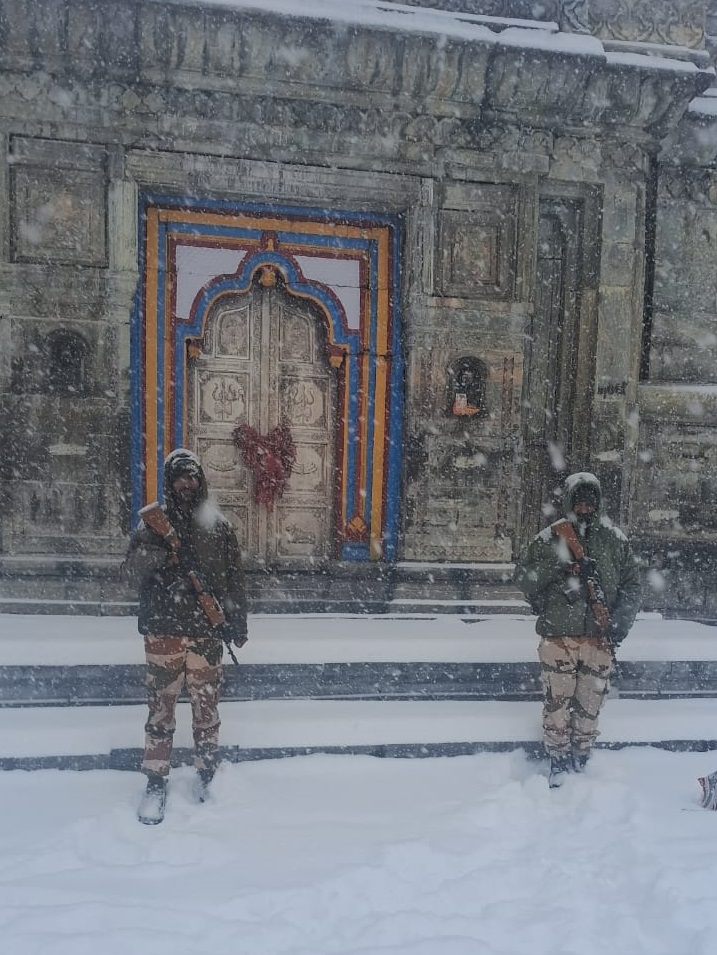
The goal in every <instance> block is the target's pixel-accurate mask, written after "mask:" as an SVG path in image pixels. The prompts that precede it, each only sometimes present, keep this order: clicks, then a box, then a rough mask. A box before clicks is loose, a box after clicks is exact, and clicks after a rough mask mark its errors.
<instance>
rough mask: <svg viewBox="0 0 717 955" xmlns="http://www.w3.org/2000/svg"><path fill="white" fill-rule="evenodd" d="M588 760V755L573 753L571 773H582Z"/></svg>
mask: <svg viewBox="0 0 717 955" xmlns="http://www.w3.org/2000/svg"><path fill="white" fill-rule="evenodd" d="M589 759H590V753H573V772H574V773H584V772H585V769H586V768H587V765H588V760H589Z"/></svg>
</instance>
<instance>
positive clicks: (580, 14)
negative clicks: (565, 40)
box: [560, 0, 590, 33]
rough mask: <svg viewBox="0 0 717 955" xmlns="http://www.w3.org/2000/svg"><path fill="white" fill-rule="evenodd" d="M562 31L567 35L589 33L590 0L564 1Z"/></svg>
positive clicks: (562, 6)
mask: <svg viewBox="0 0 717 955" xmlns="http://www.w3.org/2000/svg"><path fill="white" fill-rule="evenodd" d="M560 29H561V30H564V31H565V32H566V33H589V32H590V19H589V16H588V0H562V3H561V4H560Z"/></svg>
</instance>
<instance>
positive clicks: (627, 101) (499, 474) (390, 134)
mask: <svg viewBox="0 0 717 955" xmlns="http://www.w3.org/2000/svg"><path fill="white" fill-rule="evenodd" d="M442 6H443V7H444V9H445V10H448V11H450V10H454V11H462V12H464V13H468V14H471V15H472V17H473V19H472V20H470V22H468V21H466V22H465V23H463V25H462V31H458V30H455V31H449V33H448V35H441V34H440V33H431V32H430V30H429V31H426V30H420V31H419V30H416V31H412V30H410V29H404V30H400V29H398V28H397V27H395V26H393V25H391V26H390V27H389V26H386V25H385V24H381V23H377V24H375V25H371V24H366V23H364V24H361V25H358V24H346V23H344V24H337V23H329V22H326V21H311V20H308V19H306V18H302V17H295V18H290V19H286V18H280V17H277V16H274V15H272V14H271V12H270V11H269V10H266V11H263V12H257V11H249V10H242V9H237V10H232V9H229V8H226V7H222V6H220V7H212V6H211V4H207V5H206V6H205V7H199V6H197V5H194V4H192V5H188V6H182V4H181V3H167V4H160V3H155V2H139V0H118V2H116V3H113V4H111V5H110V4H106V3H102V2H98V0H0V343H1V345H2V347H1V348H0V412H1V414H2V421H3V425H2V437H3V448H4V453H3V455H2V464H1V465H0V466H1V468H2V478H3V483H2V491H1V493H2V495H3V501H2V518H1V521H0V562H1V563H2V568H3V571H4V572H5V573H6V574H12V573H15V572H19V571H21V570H23V569H26V568H27V567H31V566H33V565H39V564H43V563H44V565H46V566H49V565H53V563H54V564H57V565H58V566H61V567H62V568H64V570H65V571H66V570H67V568H74V571H75V572H81V571H82V569H83V568H85V569H90V570H91V569H92V568H96V567H98V566H101V565H102V564H103V562H108V563H109V564H110V565H112V566H114V565H116V563H117V561H118V559H119V557H120V555H121V554H122V553H123V552H124V549H125V546H126V534H127V531H128V528H129V525H130V522H131V519H132V518H131V513H130V510H131V508H130V498H129V488H130V483H131V475H132V473H133V471H134V470H136V469H137V468H140V467H141V466H142V459H141V440H138V441H135V440H133V437H132V435H131V426H130V421H131V418H132V395H131V391H130V377H131V370H132V369H131V365H132V362H133V361H135V362H136V361H141V360H143V358H142V356H141V355H133V354H132V351H131V343H130V317H131V315H132V314H134V313H135V312H136V309H137V308H140V309H141V307H142V296H143V294H144V289H143V288H142V284H141V281H140V269H139V264H138V263H139V260H140V255H141V252H142V249H141V248H140V237H141V235H142V223H141V222H140V221H139V220H138V210H139V208H140V205H139V196H140V195H141V194H143V193H147V192H151V193H152V194H156V195H162V194H166V195H169V196H172V197H174V198H176V197H187V198H191V199H192V200H193V201H197V200H199V201H201V200H203V199H205V200H207V201H209V200H212V201H217V200H221V201H227V202H232V201H234V202H252V201H253V202H261V203H263V204H267V203H268V204H271V203H275V204H277V205H278V206H279V205H286V204H287V203H291V204H292V205H293V206H299V207H301V206H302V205H305V206H307V207H310V206H311V207H314V206H316V205H317V204H318V203H324V204H325V205H326V207H327V208H330V209H332V210H337V209H338V210H340V209H345V210H349V211H352V212H358V211H361V212H374V213H386V214H392V215H396V216H398V217H399V219H400V221H401V223H402V228H403V234H402V240H401V253H400V258H401V261H400V263H399V269H400V279H401V281H400V296H401V303H400V305H401V316H402V341H403V349H404V355H403V357H404V359H405V365H406V378H405V393H404V396H403V397H404V423H403V448H402V461H403V464H402V475H401V482H400V487H398V488H393V489H390V493H393V494H396V495H398V500H397V502H396V505H397V507H398V509H399V511H400V525H401V527H400V546H399V555H400V559H402V560H405V561H424V562H431V561H443V562H448V563H475V562H509V561H510V560H511V559H512V558H513V557H514V555H515V554H516V552H517V551H518V550H519V549H520V548H521V547H522V546H523V545H524V544H525V542H526V541H527V539H528V538H529V536H530V535H531V534H532V533H533V532H534V531H535V530H537V529H538V527H539V526H541V524H542V523H544V521H545V514H546V513H547V512H545V511H544V508H543V507H542V505H544V504H547V503H548V502H549V501H550V499H551V496H552V490H553V488H554V486H555V484H556V483H557V482H558V481H559V479H560V477H561V475H562V474H564V473H565V470H571V469H578V468H590V469H592V470H594V471H595V472H596V473H598V474H599V476H600V477H601V479H602V480H603V483H604V486H605V490H606V499H607V505H608V509H609V511H610V513H611V514H612V515H613V516H614V517H615V518H616V520H618V521H619V522H620V523H621V524H622V525H623V526H624V527H625V529H626V530H628V531H629V532H634V533H635V534H636V535H637V536H638V538H639V540H640V546H641V547H642V548H643V550H644V553H645V554H646V555H647V556H648V557H649V559H650V560H651V561H653V562H654V563H655V565H656V566H657V565H659V567H660V571H659V573H654V574H653V575H652V576H651V580H652V581H653V583H654V587H652V588H651V589H650V592H649V598H648V603H649V604H650V605H652V606H656V607H671V606H678V605H679V606H683V607H684V608H686V609H691V610H692V611H694V612H698V611H699V610H701V609H704V608H705V607H706V605H707V597H706V596H705V591H704V586H703V584H701V583H700V580H701V579H702V578H701V569H702V567H703V566H704V565H699V566H697V565H694V564H690V561H689V559H688V557H686V556H685V554H686V551H685V550H684V548H683V551H681V557H680V559H679V561H677V563H675V562H674V561H673V563H672V564H670V560H672V558H670V557H669V554H671V553H673V551H672V550H670V548H672V547H673V545H674V541H675V539H680V540H681V541H682V542H683V544H684V543H686V542H687V541H690V540H691V539H692V536H693V535H694V534H695V533H696V534H697V535H698V536H699V539H700V546H701V547H702V548H703V553H704V554H705V555H708V556H709V555H711V553H712V548H713V546H714V541H715V540H716V539H717V536H716V534H717V528H715V527H714V516H713V514H712V511H713V509H712V508H711V506H710V505H711V501H712V498H713V496H714V494H715V491H714V487H715V482H714V477H713V469H712V468H711V461H712V455H713V448H714V445H715V441H714V437H715V432H714V423H715V422H714V420H713V416H714V412H713V409H712V402H713V398H712V395H711V390H710V386H711V385H712V383H713V382H714V362H713V360H712V352H713V351H714V333H713V327H712V326H713V318H712V316H713V314H714V294H713V292H711V288H712V285H713V283H714V276H713V275H712V273H713V271H714V270H713V269H712V268H711V266H712V263H713V261H714V252H713V251H711V250H712V245H713V243H714V239H713V237H712V233H713V232H714V229H715V228H716V227H717V226H715V223H714V222H713V218H714V212H713V208H714V206H713V197H712V192H713V191H714V186H713V185H712V182H711V177H712V175H713V172H712V168H713V164H714V155H713V153H712V151H711V146H710V143H711V141H712V140H711V139H710V137H711V135H712V133H711V130H712V125H713V121H712V119H711V116H710V114H709V110H708V109H707V110H705V109H703V110H702V111H701V112H700V113H699V115H698V114H694V112H693V111H691V109H692V108H691V106H690V104H693V103H694V102H695V100H696V99H697V98H699V97H701V99H700V100H699V101H700V102H703V101H705V100H709V96H702V94H703V93H704V92H705V90H707V89H708V87H709V86H710V84H711V83H712V74H711V73H710V72H709V70H708V66H709V57H708V53H707V52H706V50H705V46H706V45H709V44H708V43H707V41H706V35H707V36H709V34H706V26H705V24H706V23H707V19H706V18H707V13H708V12H709V11H707V10H706V6H705V4H699V3H689V4H688V3H677V4H667V3H652V4H648V5H647V6H648V7H649V9H650V15H649V17H647V16H646V15H642V14H644V10H643V11H642V14H640V16H637V14H638V13H639V12H640V11H639V10H637V8H636V5H635V4H629V5H626V4H624V3H620V2H618V0H615V2H608V0H599V2H593V0H590V2H589V3H586V4H585V3H583V4H580V3H570V2H558V0H556V2H555V3H553V4H552V5H551V4H550V3H548V4H543V5H542V6H541V10H542V11H543V12H545V11H549V12H550V13H551V15H550V16H547V15H546V16H541V18H540V19H536V17H535V13H534V10H533V9H532V8H533V7H534V6H535V5H533V4H523V5H522V4H514V3H507V2H506V3H498V2H478V0H476V2H474V3H472V2H470V0H464V2H458V0H455V2H445V3H443V4H442ZM628 6H629V7H630V9H631V10H632V14H634V17H633V19H634V23H633V26H632V27H631V26H630V25H629V23H630V22H632V21H629V18H627V19H626V17H625V16H623V15H622V13H624V12H625V10H626V9H627V7H628ZM553 7H554V8H555V9H554V15H553ZM623 8H624V9H623ZM640 9H641V10H642V7H641V8H640ZM645 9H647V7H646V8H645ZM531 11H532V12H531ZM621 11H622V12H621ZM404 16H405V14H404ZM481 17H489V18H491V20H490V21H488V20H481ZM516 18H520V19H521V22H520V23H517V22H516ZM527 20H532V23H526V22H524V21H527ZM617 24H620V27H619V29H618V26H617ZM626 24H627V25H626ZM646 24H647V25H646ZM638 27H639V29H638ZM516 31H518V32H517V33H516ZM590 32H592V34H593V36H590ZM668 48H669V50H670V54H669V56H670V58H669V59H667V54H666V53H665V50H666V49H668ZM656 53H658V54H660V55H659V56H655V55H654V54H656ZM690 137H691V138H690ZM689 143H692V146H689V148H688V145H686V144H689ZM700 149H701V150H702V151H701V152H700ZM466 368H469V370H470V371H471V373H472V374H473V376H474V381H475V379H478V384H477V385H476V393H475V396H474V398H475V401H476V402H477V404H476V408H477V412H476V413H475V414H473V415H466V414H457V413H455V411H456V407H458V406H457V404H456V390H457V389H456V382H457V377H458V375H459V373H461V372H462V370H465V369H466ZM461 393H463V392H461ZM696 393H698V394H696ZM471 400H472V399H471ZM546 409H547V413H546ZM666 410H669V422H670V427H669V428H665V421H666ZM675 499H679V501H680V502H681V503H680V505H679V506H674V501H675ZM704 559H707V557H705V558H704ZM668 564H669V566H668Z"/></svg>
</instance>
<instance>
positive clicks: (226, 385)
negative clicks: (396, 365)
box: [187, 287, 336, 565]
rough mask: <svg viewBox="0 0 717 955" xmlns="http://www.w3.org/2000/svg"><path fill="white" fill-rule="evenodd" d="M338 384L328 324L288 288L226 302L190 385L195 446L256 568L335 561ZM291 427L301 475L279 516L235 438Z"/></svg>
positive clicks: (213, 317)
mask: <svg viewBox="0 0 717 955" xmlns="http://www.w3.org/2000/svg"><path fill="white" fill-rule="evenodd" d="M335 406H336V383H335V377H334V373H333V372H332V371H331V369H330V367H329V364H328V360H327V353H326V348H325V344H324V334H323V325H322V318H321V316H320V315H319V314H318V312H317V310H315V308H314V307H313V306H312V305H311V303H309V302H307V301H305V300H302V299H298V298H294V297H292V296H290V295H289V294H288V293H286V292H285V291H284V290H283V289H281V288H268V289H265V288H261V287H254V288H252V289H251V290H250V291H249V292H247V293H246V294H245V295H241V296H240V295H233V296H227V297H226V298H225V300H224V301H223V302H220V303H219V304H218V306H216V307H215V308H214V310H213V311H212V313H211V314H210V316H209V318H208V320H207V327H206V330H205V334H204V336H203V339H202V344H201V348H200V354H199V356H198V357H197V358H196V359H194V360H193V362H192V363H191V364H190V372H189V381H188V409H187V411H188V421H189V423H190V424H189V446H190V447H195V448H196V449H197V451H198V452H199V454H200V457H201V459H202V461H203V463H204V465H205V469H206V472H207V480H208V481H209V484H210V487H211V488H212V491H213V493H214V494H215V496H216V498H217V500H218V503H219V504H220V506H221V507H222V509H223V510H225V512H226V513H227V515H228V516H229V517H230V518H231V519H232V521H233V522H234V524H235V527H236V529H237V532H238V534H239V537H240V540H241V542H242V548H243V550H244V551H245V553H246V555H247V558H248V563H249V564H250V565H251V564H252V563H254V562H256V563H258V564H265V563H267V562H269V563H271V562H275V561H289V562H299V563H300V562H302V561H306V560H311V561H315V560H316V559H322V558H327V557H329V556H330V555H331V551H332V547H333V525H332V518H333V513H334V495H335V474H334V467H335V451H334V444H335V420H336V411H335ZM282 421H283V422H285V423H286V424H288V425H289V428H290V430H291V433H292V437H293V439H294V442H295V444H296V449H297V458H296V465H295V469H294V472H293V473H292V476H291V479H290V481H289V485H288V487H287V488H286V490H285V492H284V495H283V497H282V498H281V499H279V500H278V501H277V502H276V504H275V507H274V509H273V510H272V511H267V510H266V508H264V507H263V505H259V504H257V503H256V502H255V500H254V495H253V489H254V477H253V475H252V474H250V473H249V472H248V471H247V469H246V468H245V467H244V465H243V463H242V461H241V455H240V454H239V451H238V449H237V448H236V446H235V445H234V441H233V438H232V432H233V431H234V428H236V426H237V425H238V424H242V423H247V424H249V425H251V426H252V427H253V428H256V429H257V431H259V432H260V433H261V434H267V433H268V432H269V431H271V430H272V429H273V428H275V427H276V426H277V425H278V424H279V423H281V422H282Z"/></svg>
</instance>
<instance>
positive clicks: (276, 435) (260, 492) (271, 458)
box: [234, 424, 296, 511]
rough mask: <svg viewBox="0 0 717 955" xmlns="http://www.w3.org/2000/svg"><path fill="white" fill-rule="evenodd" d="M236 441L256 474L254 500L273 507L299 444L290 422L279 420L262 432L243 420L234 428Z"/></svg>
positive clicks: (286, 479) (287, 475)
mask: <svg viewBox="0 0 717 955" xmlns="http://www.w3.org/2000/svg"><path fill="white" fill-rule="evenodd" d="M234 443H235V444H236V446H237V447H238V448H239V450H240V451H241V456H242V460H243V461H244V464H245V465H246V467H247V468H248V469H249V470H250V471H251V472H252V473H253V474H254V500H255V501H256V502H257V504H263V505H264V506H265V507H266V509H267V511H273V510H274V504H275V503H276V501H277V499H278V498H280V497H281V495H282V494H283V493H284V490H285V489H286V485H287V484H288V483H289V478H290V477H291V471H292V469H293V467H294V462H295V461H296V445H295V444H294V439H293V438H292V436H291V431H289V426H288V425H286V424H280V425H279V426H278V427H276V428H274V429H273V430H271V431H270V432H269V433H268V434H259V432H258V431H257V430H256V429H255V428H252V427H251V425H248V424H240V425H239V427H237V428H235V429H234Z"/></svg>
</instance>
